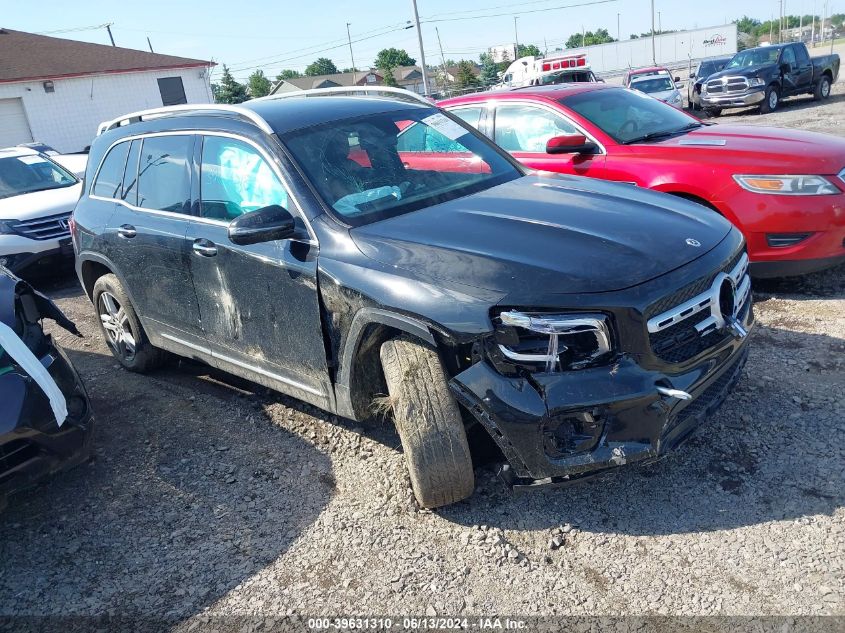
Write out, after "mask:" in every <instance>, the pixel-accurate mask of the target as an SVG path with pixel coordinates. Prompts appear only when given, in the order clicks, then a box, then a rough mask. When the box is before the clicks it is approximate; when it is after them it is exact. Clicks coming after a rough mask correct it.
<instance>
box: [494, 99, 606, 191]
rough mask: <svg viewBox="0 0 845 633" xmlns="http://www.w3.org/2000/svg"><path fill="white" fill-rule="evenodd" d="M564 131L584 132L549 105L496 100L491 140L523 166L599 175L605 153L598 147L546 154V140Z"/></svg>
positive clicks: (564, 172) (592, 175) (602, 174)
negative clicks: (589, 151)
mask: <svg viewBox="0 0 845 633" xmlns="http://www.w3.org/2000/svg"><path fill="white" fill-rule="evenodd" d="M567 134H584V131H583V130H581V129H579V128H577V127H576V126H575V125H573V124H572V123H571V122H570V121H569V120H568V119H567V118H565V117H564V116H563V115H561V114H560V113H558V112H556V111H555V110H554V109H552V108H551V107H550V106H546V105H540V104H533V103H517V102H497V103H496V106H495V117H494V121H493V140H494V141H495V142H496V144H497V145H499V146H501V147H502V148H503V149H505V150H507V151H508V152H509V153H510V154H511V155H512V156H513V157H514V158H516V159H517V160H518V161H519V162H521V163H522V164H523V165H527V166H528V167H531V168H532V169H541V170H545V171H554V172H559V173H562V174H574V175H577V176H590V177H593V178H602V177H603V176H604V168H605V155H604V152H603V151H601V150H599V152H597V153H595V154H548V153H546V143H547V142H548V140H549V139H550V138H552V137H554V136H563V135H567ZM588 139H589V137H588Z"/></svg>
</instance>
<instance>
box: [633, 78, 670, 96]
mask: <svg viewBox="0 0 845 633" xmlns="http://www.w3.org/2000/svg"><path fill="white" fill-rule="evenodd" d="M631 88H633V89H634V90H639V91H640V92H645V93H652V92H666V91H667V90H674V89H675V84H674V83H672V80H671V79H669V77H654V78H653V79H638V80H637V81H635V82H634V83H632V84H631Z"/></svg>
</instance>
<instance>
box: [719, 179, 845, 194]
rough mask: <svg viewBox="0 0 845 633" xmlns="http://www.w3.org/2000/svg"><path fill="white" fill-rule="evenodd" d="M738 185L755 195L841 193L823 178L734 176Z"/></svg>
mask: <svg viewBox="0 0 845 633" xmlns="http://www.w3.org/2000/svg"><path fill="white" fill-rule="evenodd" d="M734 180H736V182H737V184H738V185H739V186H740V187H742V188H743V189H746V190H748V191H753V192H754V193H771V194H776V195H782V196H823V195H828V194H835V193H841V192H840V191H839V188H838V187H837V186H836V185H834V184H833V183H832V182H830V181H829V180H828V179H827V178H825V177H823V176H734Z"/></svg>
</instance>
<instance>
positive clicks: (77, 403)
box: [0, 268, 94, 502]
mask: <svg viewBox="0 0 845 633" xmlns="http://www.w3.org/2000/svg"><path fill="white" fill-rule="evenodd" d="M0 304H5V305H6V307H7V308H10V306H12V305H14V311H12V309H11V308H10V309H8V310H5V311H0V312H3V314H4V315H5V316H4V323H5V322H6V321H7V320H8V321H9V323H7V325H9V327H11V328H12V329H13V330H14V331H15V333H16V334H18V336H19V337H20V338H21V339H22V340H23V341H24V343H25V344H26V345H27V347H28V348H29V349H30V351H32V353H33V354H34V355H35V357H36V358H37V359H38V360H39V361H40V362H41V364H42V365H43V366H44V367H45V368H46V369H47V371H48V372H49V374H50V377H51V378H52V379H53V380H54V381H55V383H56V385H57V386H58V387H59V389H60V391H61V392H62V394H63V396H64V398H65V402H66V404H67V411H68V415H67V418H66V419H65V420H64V421H63V422H62V424H61V425H59V424H58V423H57V421H56V417H55V415H54V413H53V410H52V408H51V406H50V402H49V399H48V397H47V395H46V394H45V393H44V391H43V390H42V388H41V387H40V386H39V385H38V384H37V383H36V382H35V381H34V380H33V379H32V377H30V376H29V375H28V373H27V372H26V371H25V370H24V369H22V368H21V366H20V365H19V364H18V363H16V362H15V361H14V360H13V359H11V358H10V356H9V355H8V354H7V353H6V352H2V353H0V402H2V403H3V406H2V413H0V502H2V501H3V500H4V498H5V497H6V496H7V495H8V494H11V493H14V492H17V491H20V490H22V489H24V488H27V487H28V486H30V485H32V484H34V483H36V482H37V481H39V480H41V479H42V478H44V477H47V476H48V475H51V474H53V473H56V472H58V471H61V470H64V469H67V468H70V467H72V466H75V465H77V464H80V463H82V462H83V461H85V460H86V459H88V457H89V456H90V454H91V441H92V440H91V438H92V430H93V424H94V421H93V415H92V412H91V406H90V403H89V400H88V395H87V394H86V392H85V387H84V385H83V384H82V381H81V379H80V378H79V375H78V374H77V372H76V370H75V369H74V367H73V365H72V364H71V362H70V360H69V359H68V357H67V355H66V353H65V352H64V350H63V349H62V348H61V347H60V346H58V345H57V344H55V343H54V342H53V340H52V338H51V337H50V335H48V334H45V333H44V332H43V330H42V328H41V325H40V320H41V319H42V318H49V319H53V320H55V321H56V322H57V323H58V324H59V325H61V326H62V327H65V328H66V329H68V330H70V331H71V332H74V333H76V328H75V327H74V325H73V323H71V322H70V321H68V320H67V318H66V317H65V316H64V315H63V314H62V313H61V311H60V310H59V309H58V308H57V307H56V306H55V305H54V304H53V303H52V302H51V301H50V300H49V299H47V297H45V296H44V295H41V294H40V293H38V292H36V291H35V290H33V289H32V288H31V287H30V286H29V285H28V284H27V283H26V282H23V281H21V280H19V279H18V278H17V277H14V276H13V275H12V274H11V273H9V272H8V271H6V270H5V269H2V268H0ZM12 315H14V316H12Z"/></svg>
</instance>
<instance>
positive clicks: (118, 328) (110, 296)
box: [91, 273, 166, 373]
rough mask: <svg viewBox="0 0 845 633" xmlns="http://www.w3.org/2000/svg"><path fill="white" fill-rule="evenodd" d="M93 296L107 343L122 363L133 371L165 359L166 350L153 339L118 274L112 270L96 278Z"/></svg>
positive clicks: (139, 371)
mask: <svg viewBox="0 0 845 633" xmlns="http://www.w3.org/2000/svg"><path fill="white" fill-rule="evenodd" d="M91 299H92V300H93V302H94V308H95V309H96V311H97V317H98V321H99V322H100V331H101V332H102V333H103V338H104V339H105V341H106V345H108V346H109V349H110V350H111V353H112V355H113V356H114V357H115V358H116V359H117V361H118V362H119V363H120V364H121V365H123V366H124V367H125V368H126V369H128V370H130V371H134V372H138V373H145V372H148V371H152V370H153V369H155V368H157V367H160V366H161V365H162V364H163V363H164V361H165V360H166V352H164V351H163V350H160V349H159V348H157V347H153V345H152V343H150V340H149V339H148V338H147V333H146V332H144V328H143V327H142V326H141V322H140V321H139V320H138V315H137V314H136V313H135V308H134V306H133V305H132V303H131V302H130V301H129V297H128V296H127V294H126V291H125V290H124V289H123V286H122V285H121V283H120V280H118V278H117V277H116V276H115V275H113V274H111V273H109V274H108V275H103V276H102V277H100V278H99V279H97V281H96V283H95V284H94V291H93V292H92V297H91Z"/></svg>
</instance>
